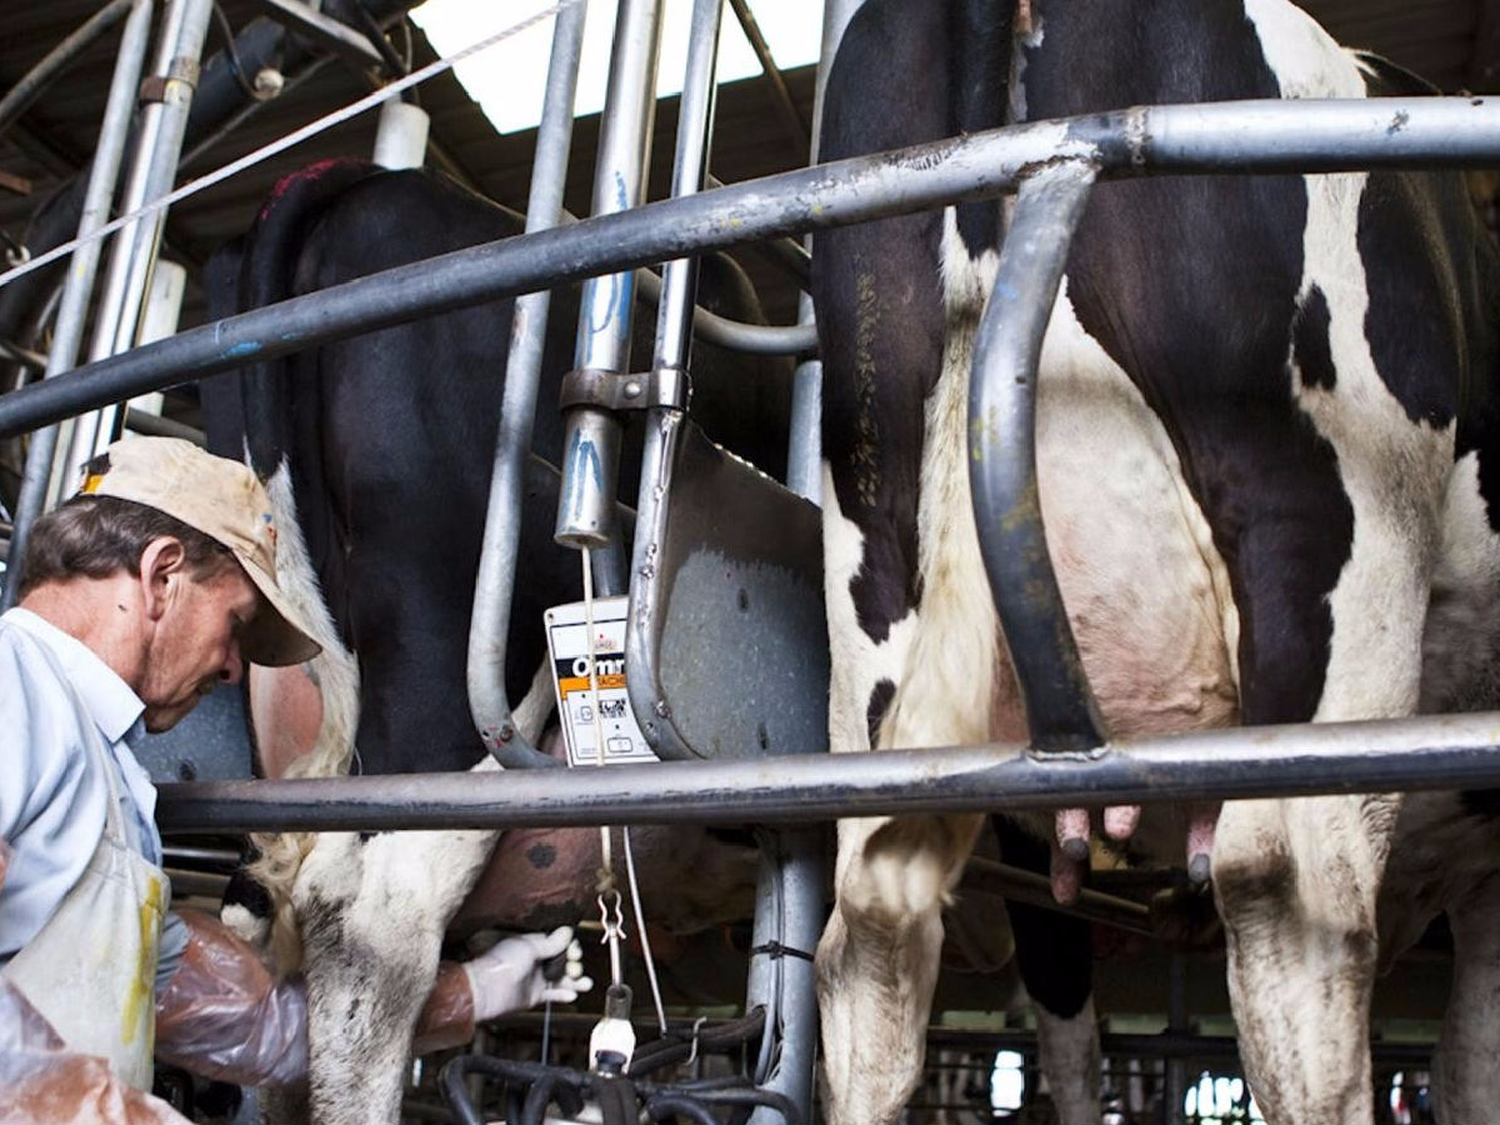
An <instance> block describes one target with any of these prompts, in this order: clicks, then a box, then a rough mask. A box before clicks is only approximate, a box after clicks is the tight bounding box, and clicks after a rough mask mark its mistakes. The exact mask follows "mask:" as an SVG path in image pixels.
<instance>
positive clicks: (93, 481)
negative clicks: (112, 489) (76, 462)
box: [78, 473, 104, 495]
mask: <svg viewBox="0 0 1500 1125" xmlns="http://www.w3.org/2000/svg"><path fill="white" fill-rule="evenodd" d="M103 482H104V474H103V473H90V474H89V475H88V476H86V477H84V478H83V487H82V488H80V489H79V490H78V491H79V492H80V493H81V494H85V495H86V494H88V493H91V492H98V491H99V485H100V484H102V483H103Z"/></svg>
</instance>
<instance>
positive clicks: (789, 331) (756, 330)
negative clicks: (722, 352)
mask: <svg viewBox="0 0 1500 1125" xmlns="http://www.w3.org/2000/svg"><path fill="white" fill-rule="evenodd" d="M635 280H636V284H637V285H638V286H640V292H641V296H642V297H644V298H646V300H648V301H650V302H651V303H652V304H658V303H659V302H660V301H661V290H662V280H661V278H659V277H657V276H656V274H654V273H652V272H651V271H650V270H648V269H639V270H636V271H635ZM693 335H694V336H695V337H697V338H698V339H700V340H703V341H705V342H706V343H710V344H718V345H719V346H720V347H721V348H729V349H731V350H733V351H737V352H745V353H746V354H748V355H806V354H810V353H812V352H816V351H817V350H818V326H817V325H815V324H789V325H780V324H747V323H746V322H744V321H742V320H730V319H729V318H728V317H725V316H720V315H719V314H718V313H712V312H709V311H708V310H707V309H705V308H704V307H703V306H702V305H696V306H694V308H693Z"/></svg>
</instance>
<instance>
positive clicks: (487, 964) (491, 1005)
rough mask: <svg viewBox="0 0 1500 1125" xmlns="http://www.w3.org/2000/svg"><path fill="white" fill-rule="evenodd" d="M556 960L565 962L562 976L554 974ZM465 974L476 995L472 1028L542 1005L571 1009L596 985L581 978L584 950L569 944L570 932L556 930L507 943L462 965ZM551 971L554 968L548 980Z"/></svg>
mask: <svg viewBox="0 0 1500 1125" xmlns="http://www.w3.org/2000/svg"><path fill="white" fill-rule="evenodd" d="M559 957H561V958H562V961H563V965H562V969H561V972H558V971H557V970H556V968H555V962H556V959H557V958H559ZM549 963H553V964H550V965H549ZM463 968H464V972H465V973H467V974H468V977H469V988H470V990H471V991H472V992H473V994H474V1019H475V1021H476V1022H483V1021H484V1020H490V1019H494V1018H495V1017H496V1016H500V1015H504V1014H505V1013H506V1012H514V1011H519V1010H520V1009H522V1008H530V1007H532V1006H533V1005H535V1004H539V1003H541V1002H542V1001H543V1000H552V1001H556V1002H558V1003H561V1004H571V1003H572V1002H573V1001H574V1000H577V999H578V997H579V995H580V994H582V993H584V992H587V991H589V989H591V988H593V987H594V982H593V981H592V980H590V979H589V978H588V977H586V976H584V975H583V948H582V947H581V946H580V945H579V944H578V942H577V941H575V940H574V939H573V927H572V926H559V927H558V928H557V929H555V930H553V931H552V932H551V933H550V934H521V935H520V936H518V937H510V938H506V939H505V940H503V941H500V942H497V943H496V944H495V945H494V946H493V947H491V948H490V949H489V950H487V951H486V952H484V953H482V954H480V955H479V956H478V957H476V958H474V959H473V960H472V961H467V962H465V963H464V966H463ZM549 968H553V972H552V973H551V974H549V973H548V971H547V970H548V969H549ZM554 978H555V979H554Z"/></svg>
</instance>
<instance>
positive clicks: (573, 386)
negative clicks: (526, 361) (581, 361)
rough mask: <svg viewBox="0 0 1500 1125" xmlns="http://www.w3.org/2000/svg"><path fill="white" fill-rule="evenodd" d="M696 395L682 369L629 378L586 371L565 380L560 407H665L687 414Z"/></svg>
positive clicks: (641, 374) (574, 373)
mask: <svg viewBox="0 0 1500 1125" xmlns="http://www.w3.org/2000/svg"><path fill="white" fill-rule="evenodd" d="M692 395H693V383H692V379H691V378H690V377H689V376H688V373H687V372H686V371H685V370H683V369H682V368H680V367H658V368H657V369H656V370H654V371H647V372H643V373H640V374H628V373H621V372H617V371H601V370H598V369H596V368H589V367H583V368H579V369H577V370H575V371H569V372H568V373H567V374H566V375H565V376H563V382H562V391H561V393H560V394H559V395H558V406H559V407H560V408H561V409H563V410H567V409H568V408H570V407H574V406H593V407H597V408H599V409H601V410H648V409H650V408H651V407H654V406H664V407H668V408H669V409H672V410H686V409H687V405H688V400H689V399H691V398H692Z"/></svg>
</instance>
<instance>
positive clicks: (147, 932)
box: [120, 878, 162, 1045]
mask: <svg viewBox="0 0 1500 1125" xmlns="http://www.w3.org/2000/svg"><path fill="white" fill-rule="evenodd" d="M161 905H162V904H161V880H160V879H156V878H153V879H151V880H150V881H149V882H148V883H147V886H146V897H145V900H144V901H143V902H141V903H140V904H139V905H138V906H137V907H136V918H137V920H138V922H139V924H140V928H141V941H140V945H139V946H138V947H137V949H136V964H135V976H134V977H132V978H131V981H130V985H129V991H128V992H127V993H126V996H125V1013H124V1021H123V1023H122V1025H121V1028H120V1034H121V1036H122V1038H123V1042H125V1043H126V1044H127V1045H129V1044H131V1043H134V1042H135V1037H136V1033H137V1032H138V1031H139V1030H140V1029H141V1028H142V1027H143V1026H148V1025H147V1024H146V1021H145V1020H144V1019H143V1018H142V1017H143V1016H144V1015H145V1014H146V1010H145V1005H147V1004H152V1003H155V1001H156V950H157V943H158V941H159V939H160V926H161V914H162V910H161Z"/></svg>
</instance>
